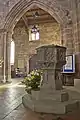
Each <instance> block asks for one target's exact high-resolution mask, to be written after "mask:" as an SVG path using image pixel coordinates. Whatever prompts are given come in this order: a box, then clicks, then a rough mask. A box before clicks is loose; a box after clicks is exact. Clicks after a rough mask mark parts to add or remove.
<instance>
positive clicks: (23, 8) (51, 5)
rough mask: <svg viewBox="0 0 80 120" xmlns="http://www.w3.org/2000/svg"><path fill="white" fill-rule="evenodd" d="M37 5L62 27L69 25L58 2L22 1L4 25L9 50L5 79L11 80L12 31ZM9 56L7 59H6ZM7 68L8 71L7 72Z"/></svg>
mask: <svg viewBox="0 0 80 120" xmlns="http://www.w3.org/2000/svg"><path fill="white" fill-rule="evenodd" d="M34 5H37V6H38V7H39V8H41V9H43V10H45V11H46V12H48V13H49V14H50V15H51V16H52V17H54V18H55V19H56V20H57V22H58V23H59V24H60V25H62V24H63V25H64V26H65V25H66V24H67V23H68V16H66V14H65V10H63V9H62V8H61V6H60V5H59V4H58V2H55V0H54V1H53V0H46V1H45V0H20V1H19V2H18V3H17V4H16V5H15V6H14V7H13V8H12V9H11V11H10V12H9V13H8V15H7V17H6V19H5V25H4V30H5V34H4V43H5V44H6V47H7V49H5V50H4V56H5V58H4V74H5V75H7V78H6V77H5V75H4V79H5V78H6V79H10V74H11V69H10V59H9V58H10V41H11V38H12V31H13V28H14V27H15V25H16V23H17V22H18V21H19V19H20V18H21V17H22V16H23V15H24V13H25V12H27V11H28V10H29V9H30V8H31V7H33V6H34ZM6 56H7V57H6ZM6 68H7V70H5V69H6Z"/></svg>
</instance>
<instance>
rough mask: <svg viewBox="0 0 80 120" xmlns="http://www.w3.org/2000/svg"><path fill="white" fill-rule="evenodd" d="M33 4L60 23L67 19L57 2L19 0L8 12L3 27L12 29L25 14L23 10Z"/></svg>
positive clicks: (26, 9)
mask: <svg viewBox="0 0 80 120" xmlns="http://www.w3.org/2000/svg"><path fill="white" fill-rule="evenodd" d="M34 5H37V6H38V7H39V8H41V9H43V10H44V11H46V12H48V13H49V14H50V15H51V16H52V17H54V18H55V19H56V20H57V22H58V23H60V24H62V23H64V21H65V22H66V21H67V17H66V16H65V13H64V11H63V10H62V9H61V7H60V5H59V4H58V3H56V4H55V2H54V1H51V2H50V1H48V0H46V1H45V0H20V1H19V2H18V3H17V4H16V5H15V6H14V7H13V8H12V10H11V11H10V12H9V13H8V15H7V17H6V19H5V21H6V22H5V26H4V28H5V29H6V30H7V31H8V30H9V29H13V28H14V26H15V25H16V23H17V22H18V21H19V19H20V18H21V17H22V16H23V15H24V14H25V12H27V11H28V10H29V9H30V8H31V7H33V6H34ZM61 14H62V16H61ZM64 16H65V17H64ZM65 19H66V20H65Z"/></svg>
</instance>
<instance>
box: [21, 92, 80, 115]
mask: <svg viewBox="0 0 80 120" xmlns="http://www.w3.org/2000/svg"><path fill="white" fill-rule="evenodd" d="M22 103H23V105H24V106H25V107H28V108H30V109H31V110H33V111H35V112H42V113H54V114H66V113H68V112H73V111H75V110H78V109H79V106H78V101H76V100H73V101H71V100H70V101H67V102H56V101H54V100H35V99H33V98H32V97H31V96H30V95H29V94H26V95H25V96H23V98H22Z"/></svg>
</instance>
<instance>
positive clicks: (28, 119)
mask: <svg viewBox="0 0 80 120" xmlns="http://www.w3.org/2000/svg"><path fill="white" fill-rule="evenodd" d="M20 81H21V79H13V82H12V83H11V84H6V85H4V84H1V85H0V120H80V111H77V112H74V113H69V114H67V115H63V116H60V117H61V118H62V119H57V118H58V117H59V115H53V114H43V113H35V112H32V111H31V110H30V109H28V108H27V109H25V108H24V106H23V105H22V104H21V103H22V96H23V95H24V94H25V91H24V85H21V83H20ZM79 86H80V80H76V82H75V87H67V89H71V90H76V91H78V92H79V93H80V87H79Z"/></svg>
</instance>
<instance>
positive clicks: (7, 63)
mask: <svg viewBox="0 0 80 120" xmlns="http://www.w3.org/2000/svg"><path fill="white" fill-rule="evenodd" d="M11 40H12V32H8V33H7V43H6V44H7V54H6V66H7V67H6V81H7V82H11V65H10V49H11Z"/></svg>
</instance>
